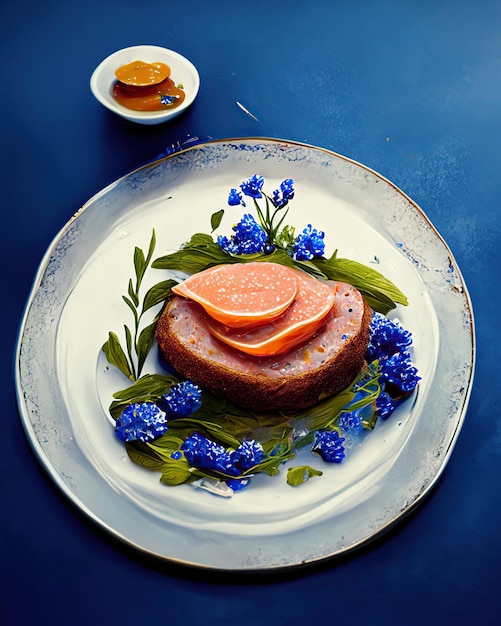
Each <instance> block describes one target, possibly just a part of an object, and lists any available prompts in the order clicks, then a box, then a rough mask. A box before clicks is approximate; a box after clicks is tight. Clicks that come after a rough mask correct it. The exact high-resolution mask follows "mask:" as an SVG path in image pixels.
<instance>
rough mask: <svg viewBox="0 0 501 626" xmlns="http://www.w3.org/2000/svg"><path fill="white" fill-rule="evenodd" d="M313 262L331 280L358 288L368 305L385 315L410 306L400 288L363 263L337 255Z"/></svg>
mask: <svg viewBox="0 0 501 626" xmlns="http://www.w3.org/2000/svg"><path fill="white" fill-rule="evenodd" d="M312 262H313V264H314V265H315V266H316V267H317V268H318V269H319V270H320V271H321V272H322V273H323V274H325V276H327V278H329V279H330V280H338V281H341V282H346V283H349V284H350V285H353V286H354V287H356V288H357V289H358V290H359V291H360V292H361V293H362V294H363V295H364V296H365V297H366V300H367V303H368V304H369V305H370V306H371V307H372V308H374V309H375V310H376V311H379V312H380V313H383V314H384V315H386V314H387V313H388V312H389V311H391V309H393V308H395V306H396V304H403V305H407V304H408V300H407V298H406V296H405V295H404V294H403V293H402V292H401V291H400V289H398V287H396V286H395V285H394V284H393V283H392V282H391V281H390V280H388V279H387V278H386V277H385V276H383V275H382V274H381V273H380V272H378V271H377V270H375V269H373V268H371V267H368V266H366V265H363V264H362V263H358V262H357V261H352V260H351V259H340V258H337V256H336V253H334V254H333V255H332V256H331V258H330V259H323V258H320V259H314V260H313V261H312Z"/></svg>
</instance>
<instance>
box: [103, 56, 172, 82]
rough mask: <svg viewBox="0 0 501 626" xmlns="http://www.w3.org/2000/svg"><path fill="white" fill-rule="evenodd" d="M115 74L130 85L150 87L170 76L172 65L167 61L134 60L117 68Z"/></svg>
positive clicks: (118, 78)
mask: <svg viewBox="0 0 501 626" xmlns="http://www.w3.org/2000/svg"><path fill="white" fill-rule="evenodd" d="M115 76H116V78H117V80H118V81H120V82H121V83H122V84H123V85H128V86H129V87H148V86H150V85H156V84H158V83H161V82H162V81H163V80H165V79H166V78H169V76H170V67H169V66H168V65H166V64H165V63H145V62H144V61H133V62H132V63H127V65H121V66H120V67H119V68H118V69H117V70H115Z"/></svg>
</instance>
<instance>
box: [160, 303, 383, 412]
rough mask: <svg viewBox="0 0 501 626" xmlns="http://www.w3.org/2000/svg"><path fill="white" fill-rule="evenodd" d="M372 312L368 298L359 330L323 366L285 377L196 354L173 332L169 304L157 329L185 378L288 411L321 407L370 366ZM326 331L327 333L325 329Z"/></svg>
mask: <svg viewBox="0 0 501 626" xmlns="http://www.w3.org/2000/svg"><path fill="white" fill-rule="evenodd" d="M371 316H372V311H371V309H370V307H369V306H368V305H367V303H366V302H365V301H364V313H363V316H362V321H361V324H360V328H359V331H358V332H357V333H356V334H355V335H353V336H352V337H350V338H349V339H348V340H347V341H346V342H345V344H344V345H343V348H341V349H340V350H339V351H338V352H337V353H336V354H335V355H334V356H333V357H332V358H331V359H329V360H328V361H327V363H325V364H323V365H322V366H320V367H318V368H315V369H312V370H308V371H305V372H302V373H300V374H294V375H289V376H288V375H284V376H282V377H281V378H268V377H266V376H264V375H262V376H261V375H254V374H248V373H244V372H238V371H235V370H233V369H231V368H229V367H228V366H226V365H223V364H220V363H217V362H215V361H209V360H207V359H204V358H203V357H201V356H200V355H198V354H196V353H194V352H192V351H190V350H189V348H188V347H186V346H185V345H184V344H183V343H182V342H181V341H180V340H179V338H178V337H177V335H176V334H175V333H174V332H171V329H170V324H169V302H167V304H166V306H165V308H164V310H163V312H162V315H161V316H160V319H159V320H158V323H157V327H156V340H157V343H158V346H159V349H160V351H161V353H162V354H163V356H164V358H165V359H166V360H167V361H168V362H169V363H170V364H171V365H172V367H173V368H174V369H175V370H177V371H178V372H179V373H180V374H182V375H183V376H184V377H185V378H187V379H189V380H191V381H192V382H195V383H197V384H198V385H200V386H201V387H205V388H206V389H208V390H209V391H211V392H212V393H213V394H215V395H218V396H225V397H227V398H229V399H230V400H232V401H233V402H235V403H236V404H239V405H240V406H243V407H246V408H249V409H253V410H254V411H280V412H285V413H286V412H288V411H294V410H298V409H305V408H308V407H311V406H313V405H315V404H316V403H317V402H318V401H319V399H320V398H321V397H325V396H331V395H334V394H335V393H338V392H339V391H341V390H342V389H344V388H345V387H347V386H348V385H349V384H350V383H351V382H352V381H353V379H354V378H355V377H356V375H357V374H358V373H359V372H360V370H361V369H362V367H363V365H364V361H365V354H366V350H367V344H368V341H369V332H370V331H369V324H370V320H371ZM319 332H322V331H319Z"/></svg>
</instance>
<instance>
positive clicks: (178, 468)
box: [160, 459, 194, 487]
mask: <svg viewBox="0 0 501 626" xmlns="http://www.w3.org/2000/svg"><path fill="white" fill-rule="evenodd" d="M193 478H194V476H193V473H192V472H191V471H190V466H189V465H188V463H187V462H186V461H185V460H184V459H178V460H177V461H175V460H174V459H172V460H171V462H169V463H165V464H164V466H163V469H162V476H161V478H160V481H161V482H162V483H164V484H166V485H170V486H171V487H175V486H176V485H182V484H183V483H185V482H187V481H189V480H192V479H193Z"/></svg>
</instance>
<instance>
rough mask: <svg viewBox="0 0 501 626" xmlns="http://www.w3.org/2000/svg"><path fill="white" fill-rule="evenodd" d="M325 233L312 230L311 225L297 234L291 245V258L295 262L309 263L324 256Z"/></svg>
mask: <svg viewBox="0 0 501 626" xmlns="http://www.w3.org/2000/svg"><path fill="white" fill-rule="evenodd" d="M324 236H325V233H324V232H323V231H318V230H317V229H316V228H313V227H312V225H311V224H308V226H307V227H306V228H305V229H304V230H303V232H302V233H301V234H299V235H298V236H297V237H296V239H295V241H294V243H293V245H292V250H291V252H292V258H293V259H295V260H296V261H311V259H314V258H316V257H321V256H322V255H323V254H324V250H325V243H324Z"/></svg>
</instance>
